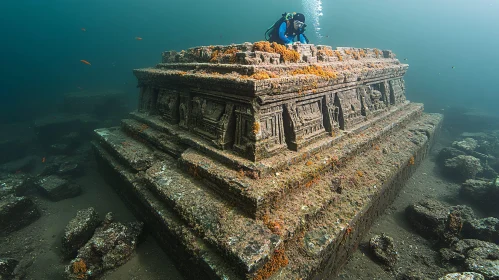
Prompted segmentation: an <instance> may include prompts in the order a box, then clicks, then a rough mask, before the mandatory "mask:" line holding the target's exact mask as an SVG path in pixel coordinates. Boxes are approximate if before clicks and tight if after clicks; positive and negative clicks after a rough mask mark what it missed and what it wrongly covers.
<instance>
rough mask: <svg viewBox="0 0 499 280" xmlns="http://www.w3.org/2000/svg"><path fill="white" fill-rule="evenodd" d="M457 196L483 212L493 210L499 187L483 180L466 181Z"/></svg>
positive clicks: (498, 197)
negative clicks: (472, 203) (473, 204)
mask: <svg viewBox="0 0 499 280" xmlns="http://www.w3.org/2000/svg"><path fill="white" fill-rule="evenodd" d="M496 181H497V180H496ZM459 194H460V195H461V196H462V197H463V198H465V199H467V200H469V201H471V202H474V203H475V204H476V205H477V206H478V207H480V208H482V209H484V210H491V209H495V208H496V207H497V201H499V187H498V186H496V185H495V184H494V182H487V181H483V180H473V179H469V180H466V181H465V182H464V183H463V184H462V185H461V189H460V193H459Z"/></svg>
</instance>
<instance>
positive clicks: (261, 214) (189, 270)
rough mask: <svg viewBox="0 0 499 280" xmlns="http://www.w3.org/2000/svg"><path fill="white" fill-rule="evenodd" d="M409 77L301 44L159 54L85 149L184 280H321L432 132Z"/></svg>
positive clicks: (371, 56) (349, 51) (374, 53)
mask: <svg viewBox="0 0 499 280" xmlns="http://www.w3.org/2000/svg"><path fill="white" fill-rule="evenodd" d="M407 69H408V65H407V64H402V63H400V61H399V60H397V59H396V58H395V55H394V54H393V53H392V52H391V51H388V50H378V49H356V48H337V49H336V50H333V49H331V47H329V46H315V45H311V44H298V45H294V46H291V47H288V48H286V47H284V46H280V45H275V44H274V45H272V44H268V43H265V42H257V43H254V44H253V43H244V44H240V45H229V46H207V47H196V48H192V49H188V50H186V51H181V52H173V51H169V52H164V53H163V58H162V63H159V64H158V65H156V66H155V67H152V68H145V69H137V70H134V74H135V76H136V77H137V78H138V87H139V88H140V99H139V108H138V110H137V111H136V112H133V113H131V114H130V118H128V119H124V120H122V125H121V126H120V127H112V128H103V129H97V130H95V133H96V141H95V142H94V143H93V146H94V150H95V152H96V155H97V158H98V162H99V164H100V166H101V172H102V173H103V174H104V175H105V177H106V178H107V179H108V180H109V181H110V183H111V185H112V186H113V187H114V188H115V189H116V191H117V193H118V194H119V195H120V196H121V197H122V199H123V200H124V201H125V202H126V203H127V205H129V207H130V208H131V209H132V210H133V211H134V212H135V214H136V215H137V217H138V218H140V219H141V220H143V221H144V222H145V223H146V225H147V226H148V228H149V229H150V231H151V232H152V233H153V234H154V235H155V237H156V238H157V240H158V241H159V243H160V244H161V245H162V246H163V248H164V249H165V250H166V251H167V252H168V253H169V254H170V255H171V256H172V259H173V260H174V261H175V262H176V264H177V266H178V268H179V270H180V271H182V272H183V273H184V275H185V277H186V278H188V279H191V278H192V279H300V278H302V279H330V278H333V277H334V275H336V273H337V272H338V271H339V269H340V268H341V266H342V265H343V264H344V263H345V262H346V261H347V259H348V257H349V256H350V255H351V254H352V253H353V252H354V251H355V250H356V248H357V246H358V243H359V242H360V240H361V239H362V237H363V235H364V234H365V233H366V232H367V231H368V229H369V228H370V227H371V225H372V224H373V222H374V221H375V219H376V218H377V217H378V216H379V215H381V214H382V213H383V211H384V209H385V208H386V207H387V206H389V205H390V203H391V202H392V201H393V199H394V198H395V196H396V195H397V193H398V191H399V190H400V188H401V187H402V186H403V184H404V182H405V181H406V180H407V179H408V178H409V177H410V176H411V174H412V172H413V171H414V170H415V168H417V166H418V164H419V163H420V162H421V160H422V159H423V158H424V157H425V156H426V154H427V152H428V150H429V148H430V147H431V145H432V143H433V141H434V139H435V134H436V133H438V131H439V129H440V126H441V123H442V115H440V114H426V113H423V105H422V104H417V103H411V102H409V101H407V100H406V98H405V84H404V80H403V76H404V74H405V73H406V71H407ZM200 277H201V278H200Z"/></svg>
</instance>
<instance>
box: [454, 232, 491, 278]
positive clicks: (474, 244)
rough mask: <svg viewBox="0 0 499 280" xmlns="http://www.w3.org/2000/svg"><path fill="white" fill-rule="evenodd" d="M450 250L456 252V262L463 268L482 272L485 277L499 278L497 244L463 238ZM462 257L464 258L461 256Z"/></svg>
mask: <svg viewBox="0 0 499 280" xmlns="http://www.w3.org/2000/svg"><path fill="white" fill-rule="evenodd" d="M451 250H452V251H454V252H456V253H457V254H456V255H455V256H457V259H454V260H453V259H450V260H449V261H455V262H458V263H459V264H460V265H462V266H463V267H464V269H465V270H467V271H471V272H476V273H480V274H482V275H483V276H484V277H485V279H494V280H496V279H499V246H497V245H496V244H494V243H489V242H485V241H480V240H475V239H463V240H460V241H459V242H457V243H455V244H454V245H453V246H452V247H451ZM463 257H464V258H463Z"/></svg>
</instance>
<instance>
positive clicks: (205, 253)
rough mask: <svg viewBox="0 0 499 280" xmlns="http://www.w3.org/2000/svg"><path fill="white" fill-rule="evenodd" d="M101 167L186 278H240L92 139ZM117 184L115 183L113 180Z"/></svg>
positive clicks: (216, 251) (228, 264)
mask: <svg viewBox="0 0 499 280" xmlns="http://www.w3.org/2000/svg"><path fill="white" fill-rule="evenodd" d="M92 144H93V148H94V152H95V155H96V158H97V162H98V164H99V167H100V168H101V171H103V173H105V174H106V179H107V180H108V182H110V183H111V185H112V186H113V187H115V188H118V187H119V189H117V190H116V191H117V193H118V194H119V195H120V196H121V197H122V198H123V200H124V201H125V202H126V203H127V204H128V206H129V207H130V208H131V209H132V210H133V212H134V214H135V215H136V216H137V218H138V219H140V220H143V221H145V222H146V225H147V226H148V228H149V229H150V231H151V233H152V234H153V235H154V236H155V238H156V239H157V240H158V241H159V243H160V244H161V245H162V247H163V248H164V249H165V250H166V251H167V253H169V254H170V256H171V257H172V260H173V261H174V262H175V263H176V265H177V267H178V268H179V269H180V270H182V272H183V273H184V275H185V276H189V279H220V280H222V279H235V280H237V279H244V277H241V276H240V275H237V274H236V273H235V272H234V271H233V269H232V267H231V264H230V263H228V262H227V261H226V260H225V258H224V257H223V255H221V254H220V252H219V251H218V250H216V249H215V248H214V247H213V246H211V245H209V244H207V242H206V241H204V240H203V239H202V238H200V237H198V236H197V235H196V234H195V232H194V230H193V229H192V228H190V227H189V226H188V225H187V224H186V223H185V222H184V221H182V220H181V219H180V218H179V217H178V215H176V214H175V213H174V212H173V211H172V210H171V209H169V208H168V207H167V206H166V205H165V204H164V203H163V202H162V201H161V200H159V199H158V198H157V197H156V196H155V195H154V194H153V193H152V192H151V191H150V190H149V189H148V188H147V187H146V186H145V185H144V183H143V182H142V180H141V179H140V177H137V175H136V174H135V173H134V171H133V170H131V169H129V168H128V167H127V166H125V165H123V164H121V163H120V162H119V161H118V160H117V158H116V156H114V155H111V154H110V153H109V152H108V151H107V149H106V148H104V147H103V146H102V145H101V144H99V143H97V142H93V143H92ZM117 181H118V182H120V183H119V184H115V183H116V182H117Z"/></svg>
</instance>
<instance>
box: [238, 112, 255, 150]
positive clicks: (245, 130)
mask: <svg viewBox="0 0 499 280" xmlns="http://www.w3.org/2000/svg"><path fill="white" fill-rule="evenodd" d="M252 111H253V110H252V109H251V107H249V106H243V105H238V106H236V109H235V115H236V133H235V139H234V150H235V151H236V152H238V153H239V154H240V155H242V156H243V157H246V158H248V159H251V160H255V143H256V133H255V132H254V130H255V129H253V127H254V126H255V118H254V116H253V113H252Z"/></svg>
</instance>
